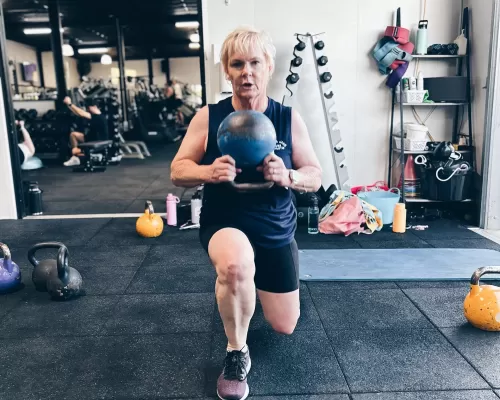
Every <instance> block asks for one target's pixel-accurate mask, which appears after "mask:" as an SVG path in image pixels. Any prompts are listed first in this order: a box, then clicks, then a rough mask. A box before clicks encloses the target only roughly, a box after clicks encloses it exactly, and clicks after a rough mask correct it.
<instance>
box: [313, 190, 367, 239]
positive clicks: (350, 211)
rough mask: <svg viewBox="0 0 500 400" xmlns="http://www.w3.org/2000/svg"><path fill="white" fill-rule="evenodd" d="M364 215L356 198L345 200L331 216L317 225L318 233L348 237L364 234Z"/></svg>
mask: <svg viewBox="0 0 500 400" xmlns="http://www.w3.org/2000/svg"><path fill="white" fill-rule="evenodd" d="M363 224H366V218H365V214H364V212H363V208H362V207H361V202H360V200H359V198H358V197H357V196H354V197H351V198H350V199H348V200H345V201H344V202H342V203H341V204H339V205H338V207H337V208H336V209H335V211H334V212H333V214H332V215H330V216H329V217H327V218H326V219H324V220H323V221H321V222H320V223H319V231H320V232H321V233H326V234H340V233H343V234H344V235H345V236H349V235H350V234H351V233H354V232H358V233H359V232H364V230H365V229H364V228H363V227H362V225H363Z"/></svg>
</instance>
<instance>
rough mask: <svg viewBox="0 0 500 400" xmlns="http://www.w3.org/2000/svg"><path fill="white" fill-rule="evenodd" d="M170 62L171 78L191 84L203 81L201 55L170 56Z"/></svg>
mask: <svg viewBox="0 0 500 400" xmlns="http://www.w3.org/2000/svg"><path fill="white" fill-rule="evenodd" d="M169 64H170V77H171V78H175V79H178V80H179V81H181V82H184V83H189V84H191V85H199V84H200V83H201V78H200V58H199V57H179V58H170V59H169Z"/></svg>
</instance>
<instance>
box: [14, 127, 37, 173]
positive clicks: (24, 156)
mask: <svg viewBox="0 0 500 400" xmlns="http://www.w3.org/2000/svg"><path fill="white" fill-rule="evenodd" d="M16 125H17V126H18V127H19V130H20V131H21V134H22V135H23V138H22V140H21V141H20V142H19V143H18V144H17V146H18V147H19V162H20V163H21V168H22V167H23V165H25V164H26V162H28V161H29V160H30V159H31V158H32V157H33V156H34V155H35V145H34V144H33V140H31V135H30V134H29V132H28V131H27V130H26V127H25V126H24V121H22V120H20V121H16Z"/></svg>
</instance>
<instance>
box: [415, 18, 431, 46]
mask: <svg viewBox="0 0 500 400" xmlns="http://www.w3.org/2000/svg"><path fill="white" fill-rule="evenodd" d="M428 24H429V21H427V20H421V21H419V22H418V31H417V46H416V49H415V54H427V25H428Z"/></svg>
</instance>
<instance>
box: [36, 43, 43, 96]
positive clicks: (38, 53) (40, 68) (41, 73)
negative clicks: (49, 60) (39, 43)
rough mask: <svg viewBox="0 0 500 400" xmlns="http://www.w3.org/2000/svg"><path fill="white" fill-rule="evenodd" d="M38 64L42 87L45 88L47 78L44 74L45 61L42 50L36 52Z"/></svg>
mask: <svg viewBox="0 0 500 400" xmlns="http://www.w3.org/2000/svg"><path fill="white" fill-rule="evenodd" d="M36 62H37V64H38V76H39V77H40V87H42V88H44V87H45V76H44V74H43V61H42V52H41V50H40V49H37V50H36Z"/></svg>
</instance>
